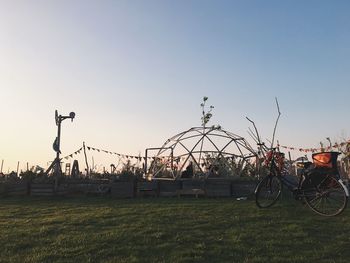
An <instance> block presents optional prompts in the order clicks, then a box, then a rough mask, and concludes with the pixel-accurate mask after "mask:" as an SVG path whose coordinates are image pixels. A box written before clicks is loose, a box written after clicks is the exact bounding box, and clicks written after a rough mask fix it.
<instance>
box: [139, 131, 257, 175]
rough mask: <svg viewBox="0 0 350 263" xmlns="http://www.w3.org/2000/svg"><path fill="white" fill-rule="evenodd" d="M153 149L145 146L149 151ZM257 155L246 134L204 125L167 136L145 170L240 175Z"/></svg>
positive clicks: (181, 173) (152, 172) (163, 172)
mask: <svg viewBox="0 0 350 263" xmlns="http://www.w3.org/2000/svg"><path fill="white" fill-rule="evenodd" d="M150 149H155V148H150ZM150 149H147V150H146V154H147V152H148V150H150ZM255 156H256V153H255V151H254V149H253V148H252V147H251V146H250V145H249V143H248V142H247V141H246V140H245V139H244V138H243V137H241V136H238V135H236V134H233V133H231V132H228V131H225V130H223V129H222V128H221V127H220V126H212V127H205V126H204V125H203V126H202V127H193V128H191V129H189V130H187V131H184V132H181V133H179V134H177V135H175V136H173V137H171V138H170V139H168V140H167V141H166V142H165V143H164V144H163V146H162V147H161V148H159V151H158V153H157V155H156V156H155V157H154V158H153V161H152V162H151V165H150V167H149V168H148V167H147V165H146V167H145V172H146V174H147V176H149V177H153V178H160V177H167V178H173V179H177V178H182V177H192V176H194V177H197V176H198V177H201V176H202V177H204V178H206V177H209V176H213V175H214V176H215V175H216V176H230V175H237V176H240V175H241V174H242V171H243V170H244V168H245V166H246V164H247V163H248V162H249V161H248V160H249V159H250V158H252V157H255ZM223 170H225V173H223Z"/></svg>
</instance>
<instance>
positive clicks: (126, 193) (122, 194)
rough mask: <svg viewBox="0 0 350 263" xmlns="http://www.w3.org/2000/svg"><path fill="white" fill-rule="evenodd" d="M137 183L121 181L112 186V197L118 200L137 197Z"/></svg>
mask: <svg viewBox="0 0 350 263" xmlns="http://www.w3.org/2000/svg"><path fill="white" fill-rule="evenodd" d="M135 186H136V185H135V182H134V181H120V182H118V181H117V182H113V183H112V184H111V195H112V197H117V198H133V197H135V192H136V191H135V190H136V189H135Z"/></svg>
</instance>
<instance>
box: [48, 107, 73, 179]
mask: <svg viewBox="0 0 350 263" xmlns="http://www.w3.org/2000/svg"><path fill="white" fill-rule="evenodd" d="M74 118H75V113H74V112H71V113H69V115H68V116H62V115H58V112H57V110H56V111H55V121H56V125H57V137H56V138H55V141H54V143H53V145H52V147H53V149H54V151H55V152H56V158H55V159H54V160H53V162H52V163H51V165H50V166H49V168H47V170H46V172H45V173H46V174H49V172H50V171H51V170H53V173H54V174H55V175H56V176H60V175H62V169H61V158H60V154H61V150H60V146H61V123H62V121H64V120H65V119H71V121H73V119H74Z"/></svg>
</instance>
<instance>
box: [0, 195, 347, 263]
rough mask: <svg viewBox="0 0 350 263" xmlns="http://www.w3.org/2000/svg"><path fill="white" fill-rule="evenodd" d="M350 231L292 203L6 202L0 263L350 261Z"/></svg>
mask: <svg viewBox="0 0 350 263" xmlns="http://www.w3.org/2000/svg"><path fill="white" fill-rule="evenodd" d="M349 233H350V210H349V209H347V210H345V212H344V213H343V214H342V215H340V216H338V217H335V218H323V217H321V216H318V215H316V214H314V213H313V212H311V210H309V209H308V208H307V207H305V206H303V205H302V204H301V203H300V202H295V201H293V200H286V199H285V200H283V201H282V202H280V203H278V204H277V205H275V206H274V207H273V208H270V209H267V210H259V209H258V208H256V207H255V203H254V201H252V200H247V201H237V200H235V199H232V198H228V199H207V198H199V199H195V198H181V199H177V198H167V199H161V198H160V199H155V198H146V199H130V200H120V199H119V200H117V199H112V198H107V197H80V198H78V197H76V198H28V197H26V198H2V199H0V247H1V250H0V251H1V257H0V262H348V261H349V257H350V238H349Z"/></svg>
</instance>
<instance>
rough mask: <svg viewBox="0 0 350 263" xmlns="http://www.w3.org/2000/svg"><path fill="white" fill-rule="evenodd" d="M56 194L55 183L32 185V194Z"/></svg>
mask: <svg viewBox="0 0 350 263" xmlns="http://www.w3.org/2000/svg"><path fill="white" fill-rule="evenodd" d="M54 194H55V192H54V184H53V183H32V184H31V185H30V195H31V196H53V195H54Z"/></svg>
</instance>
